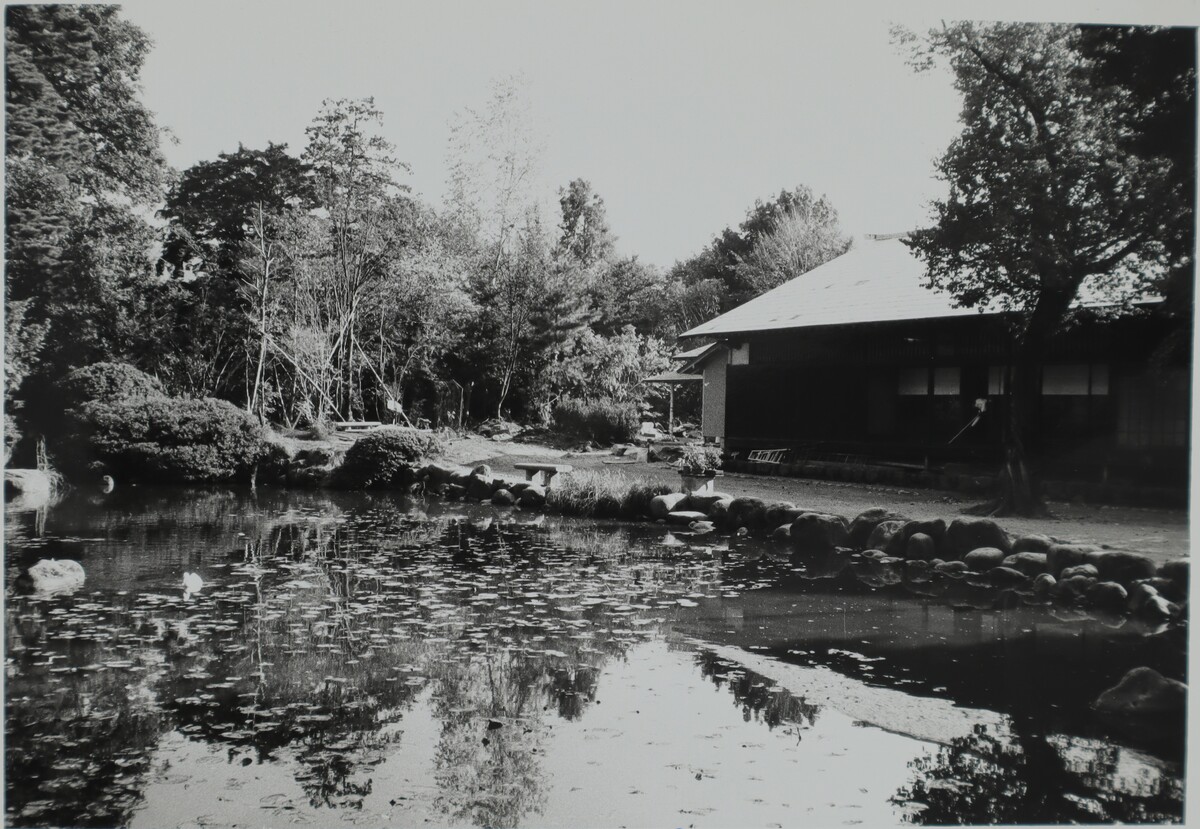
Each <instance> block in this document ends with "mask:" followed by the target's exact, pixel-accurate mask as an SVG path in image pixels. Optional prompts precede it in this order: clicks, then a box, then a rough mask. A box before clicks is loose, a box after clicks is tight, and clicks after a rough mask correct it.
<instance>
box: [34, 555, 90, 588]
mask: <svg viewBox="0 0 1200 829" xmlns="http://www.w3.org/2000/svg"><path fill="white" fill-rule="evenodd" d="M25 575H26V576H28V578H29V582H30V585H31V586H32V589H33V592H35V593H59V592H62V591H64V590H74V589H75V588H77V587H82V586H83V582H84V578H85V576H84V572H83V565H82V564H80V563H79V562H78V561H72V560H71V559H54V558H43V559H41V560H39V561H38V562H37V563H36V564H34V565H33V566H32V567H30V568H29V570H28V571H27V572H26V574H25Z"/></svg>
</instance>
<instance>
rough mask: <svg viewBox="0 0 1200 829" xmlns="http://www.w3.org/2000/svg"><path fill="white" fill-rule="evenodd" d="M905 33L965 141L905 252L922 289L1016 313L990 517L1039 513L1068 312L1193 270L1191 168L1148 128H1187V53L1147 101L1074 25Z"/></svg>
mask: <svg viewBox="0 0 1200 829" xmlns="http://www.w3.org/2000/svg"><path fill="white" fill-rule="evenodd" d="M1146 36H1147V37H1152V36H1151V35H1149V34H1148V33H1147V35H1146ZM1094 37H1096V35H1094V34H1093V38H1094ZM900 38H901V39H902V40H904V41H906V42H908V43H910V44H915V45H914V47H913V56H914V64H915V65H916V66H917V67H918V68H921V67H924V66H928V65H930V64H931V63H932V62H933V61H934V60H935V59H944V60H946V61H948V63H949V65H950V69H951V70H952V72H953V73H954V77H955V83H956V86H957V88H958V90H959V91H960V92H961V93H962V96H963V109H962V114H961V116H960V118H961V121H962V132H961V133H960V135H959V136H958V137H957V138H956V139H955V140H954V142H953V143H952V144H951V145H950V147H949V149H948V150H947V151H946V153H945V154H944V155H943V156H942V157H941V158H940V159H939V160H938V162H937V170H938V172H939V174H940V175H941V176H942V177H943V178H944V179H945V180H946V182H947V184H948V185H949V194H948V196H947V197H946V198H945V199H943V200H941V201H938V202H936V203H935V205H934V210H935V214H936V219H937V221H936V224H935V226H934V227H932V228H928V229H926V230H922V231H920V232H918V233H915V234H913V235H912V237H911V238H910V239H909V240H908V244H909V245H910V246H911V247H912V248H913V249H914V250H915V251H916V253H917V255H918V256H919V257H920V258H921V259H922V260H924V262H925V263H926V266H927V274H928V280H929V284H930V285H931V287H934V288H939V289H942V290H945V291H948V292H949V293H951V294H952V295H953V296H954V297H955V298H956V300H957V301H958V302H959V304H961V305H963V306H967V307H979V308H987V307H999V308H1002V309H1005V310H1008V311H1011V312H1013V315H1012V319H1013V323H1014V328H1015V331H1014V336H1015V339H1016V342H1017V349H1016V351H1017V353H1016V355H1015V357H1014V361H1013V365H1012V367H1011V377H1010V378H1009V388H1010V389H1011V399H1010V406H1009V412H1010V415H1009V419H1010V423H1009V426H1008V429H1007V446H1006V460H1005V466H1004V470H1003V475H1002V476H1001V481H1002V491H1001V494H1000V497H999V499H998V500H997V502H996V503H995V504H993V505H991V507H990V509H991V510H993V511H998V512H1010V511H1014V512H1019V513H1024V514H1031V513H1038V512H1042V511H1044V509H1045V508H1044V505H1043V504H1042V500H1041V494H1040V487H1039V484H1038V475H1037V471H1036V459H1037V457H1038V456H1039V455H1040V454H1041V452H1042V449H1043V447H1042V446H1041V445H1040V441H1039V435H1038V432H1037V428H1036V425H1037V418H1036V416H1035V415H1034V413H1033V411H1032V409H1033V401H1034V400H1035V399H1036V397H1037V395H1038V393H1039V392H1038V388H1037V376H1036V368H1035V365H1036V362H1037V360H1038V359H1039V356H1040V355H1041V354H1043V353H1044V352H1045V349H1046V346H1047V344H1048V342H1049V341H1050V340H1051V339H1052V338H1054V337H1055V336H1057V334H1058V333H1059V331H1060V330H1061V328H1062V325H1063V323H1064V321H1065V320H1066V319H1067V318H1068V316H1069V313H1070V309H1071V306H1072V303H1074V302H1076V301H1078V300H1080V299H1082V298H1091V299H1092V300H1093V301H1097V300H1098V301H1102V302H1105V303H1108V304H1113V305H1115V304H1121V303H1129V302H1132V301H1134V300H1135V299H1137V298H1138V297H1139V296H1140V295H1141V294H1142V292H1143V291H1144V290H1146V289H1147V288H1148V287H1152V286H1153V285H1154V283H1155V282H1156V281H1161V280H1163V279H1164V277H1165V276H1166V275H1168V274H1170V273H1172V272H1178V271H1180V270H1181V269H1190V266H1191V261H1190V250H1191V242H1190V238H1191V236H1190V234H1191V228H1192V225H1193V216H1192V205H1191V192H1190V187H1189V189H1188V192H1187V193H1186V194H1185V193H1184V190H1183V184H1186V182H1188V181H1190V180H1191V178H1190V175H1189V173H1190V161H1189V169H1188V170H1180V169H1178V168H1177V163H1178V160H1179V153H1178V152H1177V150H1175V149H1173V148H1170V144H1169V143H1167V144H1166V145H1164V144H1162V143H1160V142H1156V141H1153V140H1147V137H1146V133H1145V130H1146V127H1147V125H1148V124H1153V123H1155V119H1156V115H1157V114H1159V113H1160V112H1161V109H1162V107H1163V106H1164V104H1163V101H1164V100H1167V101H1171V100H1173V101H1174V102H1175V103H1173V104H1172V106H1180V107H1186V108H1187V109H1188V110H1189V111H1190V112H1191V113H1192V115H1191V116H1190V117H1191V119H1193V120H1194V101H1192V100H1191V98H1190V96H1191V92H1190V89H1191V85H1192V83H1193V81H1194V74H1195V70H1194V64H1195V52H1194V45H1193V47H1192V48H1191V49H1184V50H1176V51H1175V54H1176V55H1177V57H1178V58H1179V59H1180V60H1179V65H1178V66H1177V67H1176V70H1175V74H1176V75H1178V76H1179V77H1180V78H1181V79H1182V82H1180V83H1177V84H1172V85H1170V86H1169V87H1168V88H1167V89H1166V90H1164V91H1163V93H1162V95H1158V94H1155V95H1147V94H1145V92H1144V91H1139V90H1138V89H1136V88H1134V87H1133V86H1130V85H1129V84H1127V83H1125V82H1123V81H1119V80H1117V78H1116V77H1114V74H1113V73H1112V72H1111V71H1110V70H1111V60H1112V58H1111V56H1109V57H1107V58H1103V59H1102V58H1098V57H1096V55H1095V51H1096V50H1095V49H1092V50H1090V51H1085V49H1084V40H1085V39H1084V36H1083V34H1082V33H1081V30H1080V29H1079V28H1076V27H1072V26H1066V25H1049V24H1036V25H1035V24H1012V23H997V24H987V25H982V24H972V23H956V24H953V25H949V26H944V27H943V28H941V29H935V30H932V31H930V32H929V33H928V35H927V36H926V37H925V38H923V39H918V38H916V37H915V36H914V35H911V34H909V33H904V32H901V33H900ZM1120 40H1121V38H1116V39H1114V40H1113V41H1112V42H1111V43H1110V44H1109V45H1110V46H1112V48H1119V46H1118V45H1116V44H1118V43H1119V41H1120ZM1101 51H1103V50H1101ZM1106 61H1108V64H1107V65H1106ZM1187 155H1188V157H1189V159H1191V158H1193V157H1194V155H1195V139H1194V131H1193V132H1192V133H1191V151H1190V152H1189V153H1187ZM1180 237H1185V238H1187V239H1188V243H1187V244H1182V243H1180Z"/></svg>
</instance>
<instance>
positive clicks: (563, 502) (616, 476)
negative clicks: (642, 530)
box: [546, 469, 674, 518]
mask: <svg viewBox="0 0 1200 829" xmlns="http://www.w3.org/2000/svg"><path fill="white" fill-rule="evenodd" d="M673 491H674V490H673V489H672V487H671V486H669V485H668V484H663V483H654V482H652V481H650V480H647V479H645V478H630V477H629V476H627V475H622V474H620V473H618V472H608V471H602V470H591V469H581V470H578V471H576V472H573V473H571V474H570V475H560V476H559V478H558V480H557V481H555V484H554V487H553V488H552V489H550V490H549V491H548V492H547V493H546V507H547V508H548V509H550V510H553V511H554V512H557V513H559V514H561V515H575V516H579V517H583V518H618V517H621V518H641V517H643V516H645V515H648V514H649V512H650V501H651V499H653V498H654V497H655V496H656V495H664V494H666V493H668V492H673Z"/></svg>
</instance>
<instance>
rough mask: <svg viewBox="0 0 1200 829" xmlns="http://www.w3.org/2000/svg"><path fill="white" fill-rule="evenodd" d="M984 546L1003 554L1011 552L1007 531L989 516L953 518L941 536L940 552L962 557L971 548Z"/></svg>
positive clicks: (976, 548)
mask: <svg viewBox="0 0 1200 829" xmlns="http://www.w3.org/2000/svg"><path fill="white" fill-rule="evenodd" d="M986 547H991V548H994V549H997V550H1000V551H1001V552H1003V553H1004V555H1008V554H1009V553H1011V552H1012V542H1010V541H1009V540H1008V533H1006V532H1005V531H1004V530H1003V529H1001V527H1000V525H999V524H997V523H996V522H995V521H993V520H992V519H990V518H955V519H954V520H953V521H951V522H950V526H949V527H947V528H946V534H945V536H943V538H942V553H943V555H945V556H946V557H947V558H964V557H965V556H966V554H967V553H969V552H971V551H972V550H978V549H980V548H986ZM1001 558H1003V556H1001ZM998 563H999V562H997V564H998Z"/></svg>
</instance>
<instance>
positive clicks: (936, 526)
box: [885, 518, 946, 556]
mask: <svg viewBox="0 0 1200 829" xmlns="http://www.w3.org/2000/svg"><path fill="white" fill-rule="evenodd" d="M918 533H920V534H921V535H927V536H929V537H930V538H932V539H933V541H934V544H935V545H936V544H938V543H939V542H941V540H942V536H944V535H945V534H946V522H945V521H943V520H942V519H940V518H938V519H936V520H934V521H906V522H905V523H904V525H903V526H901V527H900V529H899V530H897V531H896V532H895V533H893V534H892V537H891V538H890V539H889V540H888V544H887V547H886V548H885V549H886V550H887V552H888V553H889V554H890V555H894V556H903V555H905V553H906V552H907V550H908V539H910V538H912V537H913V536H914V535H917V534H918ZM931 555H934V554H931Z"/></svg>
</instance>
